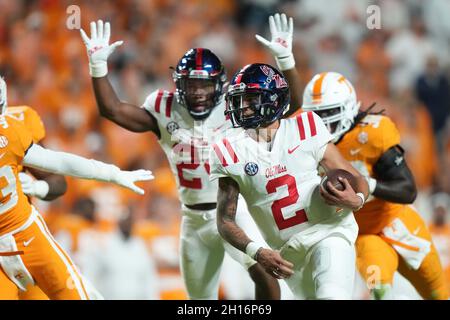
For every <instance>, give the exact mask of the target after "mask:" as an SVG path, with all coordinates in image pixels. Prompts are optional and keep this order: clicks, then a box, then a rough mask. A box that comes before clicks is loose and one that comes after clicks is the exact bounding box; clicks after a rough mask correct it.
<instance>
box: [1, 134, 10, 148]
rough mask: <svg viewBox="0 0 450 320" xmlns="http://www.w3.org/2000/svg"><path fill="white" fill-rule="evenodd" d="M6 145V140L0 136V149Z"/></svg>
mask: <svg viewBox="0 0 450 320" xmlns="http://www.w3.org/2000/svg"><path fill="white" fill-rule="evenodd" d="M7 145H8V138H6V137H5V136H0V148H4V147H6V146H7Z"/></svg>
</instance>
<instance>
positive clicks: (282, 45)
mask: <svg viewBox="0 0 450 320" xmlns="http://www.w3.org/2000/svg"><path fill="white" fill-rule="evenodd" d="M269 29H270V34H271V41H269V40H267V39H265V38H263V37H261V36H260V35H255V37H256V39H257V40H258V41H259V42H260V43H261V44H262V45H263V46H265V47H266V48H267V49H268V50H269V51H270V53H271V54H272V55H273V56H274V58H275V61H276V63H277V66H278V68H279V69H280V71H281V72H283V74H284V76H285V77H286V79H287V81H288V83H289V88H290V94H291V97H290V98H291V101H290V106H289V110H288V111H287V112H286V113H285V114H284V115H283V117H284V118H288V117H289V116H291V115H293V114H294V113H295V112H296V111H297V110H299V109H300V108H301V106H302V93H303V89H304V84H303V82H302V81H301V78H300V74H299V73H298V71H297V69H296V68H295V59H294V55H293V53H292V38H293V33H294V21H293V19H292V18H289V21H288V19H287V17H286V15H285V14H284V13H283V14H281V15H280V14H279V13H276V14H275V15H273V16H270V17H269Z"/></svg>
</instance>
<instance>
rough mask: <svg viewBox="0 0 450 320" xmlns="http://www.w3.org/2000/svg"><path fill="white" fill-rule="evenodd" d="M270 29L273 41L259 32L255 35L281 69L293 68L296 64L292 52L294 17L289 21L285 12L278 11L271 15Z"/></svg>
mask: <svg viewBox="0 0 450 320" xmlns="http://www.w3.org/2000/svg"><path fill="white" fill-rule="evenodd" d="M269 29H270V34H271V41H269V40H267V39H265V38H263V37H261V36H260V35H258V34H257V35H255V37H256V39H257V40H258V41H259V42H261V43H262V44H263V45H264V46H265V47H266V48H267V49H269V51H270V52H271V53H272V55H273V56H274V57H275V60H276V62H277V65H278V67H279V68H280V70H281V71H284V70H289V69H292V68H293V67H294V66H295V60H294V56H293V54H292V37H293V33H294V22H293V19H292V18H289V21H288V19H287V17H286V15H285V14H284V13H283V14H281V15H280V14H279V13H276V14H275V15H273V16H270V17H269Z"/></svg>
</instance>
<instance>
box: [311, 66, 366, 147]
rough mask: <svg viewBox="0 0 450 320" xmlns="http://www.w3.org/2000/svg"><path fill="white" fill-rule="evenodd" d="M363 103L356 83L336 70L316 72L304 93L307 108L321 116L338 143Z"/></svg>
mask: <svg viewBox="0 0 450 320" xmlns="http://www.w3.org/2000/svg"><path fill="white" fill-rule="evenodd" d="M359 107H360V103H359V102H358V101H357V100H356V92H355V88H354V87H353V85H352V84H351V83H350V81H348V80H347V79H346V78H345V77H344V76H343V75H341V74H339V73H337V72H323V73H320V74H317V75H315V76H314V77H313V78H312V79H311V81H310V82H309V83H308V84H307V85H306V87H305V91H304V93H303V106H302V109H303V110H304V111H314V112H315V113H316V114H317V115H318V116H320V117H321V118H322V120H323V122H324V123H325V125H326V126H327V127H328V130H329V131H330V133H331V134H332V135H333V138H334V139H333V141H334V142H337V141H338V140H339V139H340V138H341V136H342V135H343V134H344V133H346V132H347V131H348V130H349V129H350V128H351V126H352V124H353V123H354V120H355V117H356V115H357V114H358V111H359Z"/></svg>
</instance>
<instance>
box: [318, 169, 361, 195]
mask: <svg viewBox="0 0 450 320" xmlns="http://www.w3.org/2000/svg"><path fill="white" fill-rule="evenodd" d="M339 177H341V178H345V179H347V181H348V182H349V183H350V185H351V186H352V188H353V190H356V186H357V183H356V178H355V176H354V175H352V174H351V173H350V172H348V171H347V170H344V169H335V170H330V171H328V172H327V175H326V176H325V177H324V178H323V179H322V186H323V187H324V188H325V189H326V190H327V191H329V190H328V187H327V184H326V183H327V181H330V182H331V184H332V185H333V186H334V187H335V188H336V189H338V190H339V191H342V190H344V184H343V183H342V182H341V181H339V179H338V178H339ZM355 192H356V191H355Z"/></svg>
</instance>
